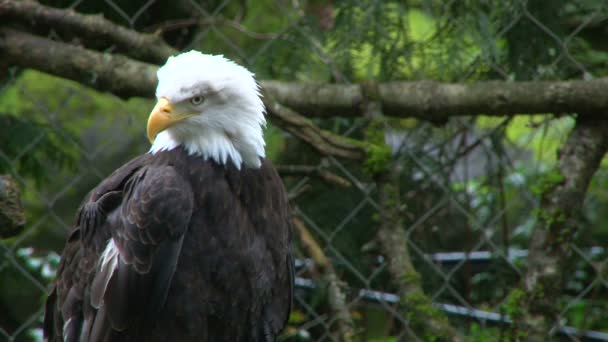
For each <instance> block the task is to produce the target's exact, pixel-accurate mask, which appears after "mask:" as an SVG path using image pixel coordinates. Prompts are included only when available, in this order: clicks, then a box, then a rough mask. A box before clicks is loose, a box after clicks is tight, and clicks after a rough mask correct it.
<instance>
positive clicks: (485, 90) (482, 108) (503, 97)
mask: <svg viewBox="0 0 608 342" xmlns="http://www.w3.org/2000/svg"><path fill="white" fill-rule="evenodd" d="M27 9H34V10H32V11H31V12H30V11H27ZM36 9H37V10H36ZM1 13H6V14H16V16H17V18H18V19H20V20H21V22H23V23H25V24H30V25H31V22H32V20H40V21H42V22H44V23H47V24H48V25H55V24H56V25H60V26H61V27H65V28H71V29H74V30H75V32H79V33H82V35H83V36H84V37H85V38H86V37H89V36H92V37H94V38H99V39H105V40H108V41H109V42H111V43H113V44H116V45H117V46H119V47H122V48H121V50H124V52H125V53H127V54H129V55H131V56H134V57H135V58H138V59H141V60H146V61H153V62H155V63H161V62H163V61H164V60H165V59H166V57H168V56H169V55H171V54H173V53H175V50H173V49H172V48H171V47H169V46H168V45H166V44H164V43H163V42H162V40H161V39H160V38H158V37H156V36H153V35H146V34H141V33H138V32H136V31H132V30H129V29H127V28H124V27H121V26H119V25H116V24H114V23H112V22H110V21H108V20H105V19H103V18H101V17H96V16H90V15H89V16H87V15H81V14H77V13H75V12H72V11H70V10H61V9H54V8H50V7H45V6H42V5H38V4H36V3H32V2H31V1H26V2H15V1H8V0H4V1H3V2H0V14H1ZM9 32H10V34H9ZM17 35H18V36H17ZM25 35H26V33H22V32H18V31H15V30H8V29H4V30H3V36H4V37H3V38H2V40H3V41H2V42H0V46H2V47H4V48H6V47H7V46H10V44H11V43H14V42H15V40H16V39H24V38H25V37H26V36H25ZM29 37H33V36H31V35H30V36H29ZM39 42H40V41H39ZM53 43H54V44H62V45H61V46H62V47H65V48H68V49H69V50H70V53H69V54H68V53H55V54H53V55H49V56H48V57H49V60H50V61H51V62H54V61H55V59H56V58H57V57H61V58H64V57H67V56H71V58H73V59H86V58H87V57H89V55H88V54H86V53H84V52H86V51H88V50H86V49H82V48H80V49H79V50H74V49H78V48H77V47H75V46H73V45H70V44H65V43H58V42H53ZM23 44H25V43H24V42H22V45H23ZM28 46H31V44H28ZM43 46H51V44H44V45H43ZM35 50H37V51H38V52H42V51H44V50H43V49H42V48H40V47H38V48H37V49H35ZM6 53H8V54H9V56H8V57H9V58H10V59H12V60H13V61H15V60H17V61H19V60H22V59H24V60H25V61H22V62H21V63H18V64H19V65H22V66H25V67H34V68H37V69H39V70H43V71H45V72H49V73H52V74H59V76H62V75H61V74H62V73H61V72H59V73H58V72H53V70H52V67H50V66H49V67H44V65H43V63H36V65H28V63H27V61H28V60H30V61H31V60H32V58H31V57H29V56H28V53H29V50H24V49H8V51H7V52H6ZM42 56H43V57H46V56H44V55H42ZM131 62H133V63H137V62H135V61H131ZM41 64H42V65H41ZM95 64H96V63H89V64H86V66H87V67H88V69H100V68H94V66H95ZM106 64H107V63H106ZM91 65H92V66H93V67H91ZM36 66H37V67H36ZM124 67H125V68H126V67H127V64H125V65H124ZM81 71H87V73H88V74H89V77H90V72H88V70H81ZM94 71H95V74H96V75H98V77H100V78H103V79H111V78H113V77H114V76H116V72H113V70H112V69H109V70H107V69H106V70H105V72H106V73H109V75H107V74H105V73H104V72H101V71H102V70H94ZM127 76H128V77H129V76H138V75H137V74H133V73H131V74H128V75H127ZM62 77H66V76H62ZM128 77H127V78H128ZM68 78H71V79H74V77H68ZM81 78H82V77H81ZM140 81H141V77H135V78H133V79H132V81H131V82H130V83H131V85H130V86H128V88H137V87H142V83H141V82H140ZM85 83H86V84H89V85H90V84H91V82H85ZM153 83H154V82H153ZM260 83H261V85H262V87H263V88H264V92H265V93H266V94H269V95H272V96H273V97H274V100H275V101H276V102H278V103H280V104H282V105H283V106H287V107H290V108H291V109H292V110H294V111H296V112H300V113H306V114H307V115H308V116H320V117H327V116H347V117H348V116H350V117H352V116H362V115H363V112H364V108H363V107H364V106H365V103H366V102H368V101H370V100H372V101H376V102H379V103H380V104H381V105H382V108H383V111H384V114H385V115H388V116H397V117H418V118H421V119H425V120H429V121H438V122H441V121H445V120H446V119H447V118H449V117H451V116H465V115H482V114H483V115H495V116H509V115H517V114H539V113H541V114H542V113H558V114H559V113H579V115H584V116H601V115H604V113H605V112H606V111H607V110H608V97H606V96H605V94H607V93H608V79H604V78H602V79H596V80H591V81H538V82H501V81H489V82H477V83H469V84H466V83H463V84H445V83H439V82H434V81H418V82H388V83H381V84H375V83H367V84H351V85H343V84H318V83H293V82H281V81H262V82H260ZM143 85H144V86H143V87H142V88H141V89H142V90H140V91H137V92H136V91H123V89H121V87H111V86H110V85H108V86H106V87H105V89H103V88H104V87H100V86H97V87H96V88H97V89H101V90H106V91H110V92H112V93H114V94H116V95H118V96H121V97H130V96H145V95H144V94H147V91H148V90H147V89H148V88H147V87H146V84H143ZM152 88H153V87H152Z"/></svg>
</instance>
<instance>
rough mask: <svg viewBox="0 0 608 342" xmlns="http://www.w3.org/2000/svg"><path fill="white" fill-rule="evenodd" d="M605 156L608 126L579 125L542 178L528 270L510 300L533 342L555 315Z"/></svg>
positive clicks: (604, 123)
mask: <svg viewBox="0 0 608 342" xmlns="http://www.w3.org/2000/svg"><path fill="white" fill-rule="evenodd" d="M606 151H608V121H605V120H589V119H584V118H583V119H581V118H579V119H578V120H577V123H576V126H575V127H574V128H573V130H572V131H571V132H570V135H569V136H568V139H567V140H566V142H565V143H564V146H563V147H562V149H561V151H560V156H559V159H558V162H557V166H556V168H555V169H554V170H553V171H550V172H548V173H546V174H545V176H544V179H542V180H541V184H540V186H541V187H542V188H541V190H542V193H541V203H540V208H539V209H538V211H537V223H536V225H535V227H534V231H533V234H532V239H531V242H530V247H529V250H530V254H529V257H528V269H527V272H526V274H525V275H524V278H523V279H522V284H521V286H520V288H519V289H516V290H514V291H512V292H511V294H510V300H507V302H511V303H513V304H518V305H519V306H520V307H519V309H518V310H514V309H513V308H510V310H511V311H512V312H511V315H512V316H515V317H513V318H514V320H515V321H516V322H517V323H518V324H517V326H518V328H522V329H524V330H525V331H528V332H529V336H527V338H528V339H529V340H531V341H541V340H545V339H546V337H547V336H548V335H549V330H550V327H551V326H552V325H553V324H554V323H556V320H558V319H559V318H558V315H559V307H558V303H559V296H560V294H561V293H563V286H564V284H563V279H564V278H565V277H566V275H567V274H568V272H569V266H570V264H569V256H570V254H571V250H570V244H571V243H572V240H573V239H574V237H575V235H576V233H577V232H578V227H579V218H580V211H581V209H582V205H583V202H584V199H585V193H586V191H587V188H588V186H589V183H590V181H591V178H592V177H593V174H594V173H595V171H596V170H597V169H598V167H599V166H600V163H601V160H602V158H603V156H604V155H605V154H606Z"/></svg>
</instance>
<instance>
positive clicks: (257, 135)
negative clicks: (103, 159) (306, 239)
mask: <svg viewBox="0 0 608 342" xmlns="http://www.w3.org/2000/svg"><path fill="white" fill-rule="evenodd" d="M157 76H158V87H157V89H156V97H157V100H158V102H157V104H156V106H155V107H154V109H153V110H152V113H151V114H150V117H149V119H148V125H147V133H148V138H149V139H150V141H151V143H152V147H151V149H150V151H149V152H148V153H146V154H144V155H141V156H139V157H136V158H135V159H133V160H131V161H130V162H128V163H127V164H125V165H123V166H122V167H120V168H119V169H117V170H116V171H114V173H112V174H111V175H110V176H109V177H108V178H107V179H105V180H104V181H102V182H101V183H100V184H99V185H98V186H97V187H96V188H94V189H93V190H92V191H91V192H90V193H89V195H88V196H87V198H86V199H85V200H84V202H83V204H82V206H81V207H80V209H79V211H78V214H77V219H76V224H75V226H74V229H73V230H72V231H71V233H70V234H69V236H68V239H67V242H66V246H65V249H64V251H63V255H62V260H61V263H60V266H59V269H58V272H57V279H56V280H55V282H54V284H53V287H52V290H51V293H50V295H49V297H48V299H47V303H46V313H45V318H44V334H45V337H46V338H47V339H48V340H51V341H273V340H275V338H276V336H277V335H278V334H279V333H280V332H281V330H282V329H283V327H284V326H285V324H286V321H287V318H288V316H289V312H290V307H291V301H292V291H293V265H292V256H291V254H290V239H291V232H290V231H291V227H290V222H291V218H290V210H289V206H288V203H287V197H286V193H285V190H284V187H283V185H282V182H281V179H280V178H279V176H278V175H277V172H276V171H275V169H274V168H273V166H272V165H271V163H270V161H268V160H267V159H266V158H265V150H264V146H265V143H264V139H263V132H262V128H263V126H264V125H265V118H264V111H265V109H264V105H263V103H262V101H261V98H260V93H259V89H258V85H257V83H256V81H255V79H254V77H253V74H252V73H250V72H249V71H248V70H247V69H245V68H244V67H242V66H240V65H238V64H236V63H234V62H232V61H229V60H228V59H226V58H224V57H222V56H213V55H206V54H202V53H200V52H198V51H190V52H186V53H183V54H180V55H177V56H175V57H170V58H169V59H168V61H167V63H166V64H165V65H164V66H162V67H161V68H160V69H159V70H158V74H157Z"/></svg>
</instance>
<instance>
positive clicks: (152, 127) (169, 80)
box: [148, 50, 266, 168]
mask: <svg viewBox="0 0 608 342" xmlns="http://www.w3.org/2000/svg"><path fill="white" fill-rule="evenodd" d="M157 75H158V87H157V88H156V98H157V99H158V102H157V104H156V106H155V107H154V109H153V110H152V113H151V114H150V118H149V119H148V138H149V139H150V142H152V148H151V149H150V153H152V154H154V153H156V152H158V151H162V150H171V149H173V148H175V147H177V146H180V145H181V146H183V147H184V148H185V149H186V150H187V151H188V153H190V154H191V155H200V156H202V157H203V158H205V159H207V158H211V159H213V160H215V161H216V162H217V163H220V164H226V162H227V161H228V158H230V160H232V162H233V163H234V165H235V166H236V167H237V168H240V167H241V165H242V164H245V166H247V167H254V168H257V167H260V165H261V161H260V158H263V157H264V156H265V151H264V145H265V143H264V137H263V132H262V128H263V127H264V126H265V125H266V119H265V118H264V111H265V110H264V104H263V103H262V100H261V98H260V92H259V87H258V84H257V83H256V81H255V79H254V78H253V76H254V75H253V73H251V72H249V71H248V70H247V69H245V68H244V67H242V66H240V65H238V64H236V63H234V62H232V61H230V60H228V59H226V58H224V57H223V56H221V55H220V56H214V55H206V54H202V53H200V52H198V51H194V50H193V51H190V52H185V53H182V54H180V55H177V56H174V57H169V59H168V60H167V63H166V64H165V65H163V66H162V67H161V68H160V69H159V70H158V73H157Z"/></svg>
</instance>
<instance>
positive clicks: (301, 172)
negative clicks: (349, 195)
mask: <svg viewBox="0 0 608 342" xmlns="http://www.w3.org/2000/svg"><path fill="white" fill-rule="evenodd" d="M275 168H276V169H277V172H279V174H280V175H281V176H282V177H284V176H311V177H318V178H320V179H321V180H322V181H324V182H325V183H327V184H329V185H337V186H339V187H342V188H348V187H350V186H351V183H350V182H349V181H348V180H347V179H345V178H343V177H340V176H338V175H336V174H335V173H333V172H330V171H328V170H325V169H323V168H321V167H318V166H312V165H276V166H275Z"/></svg>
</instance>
